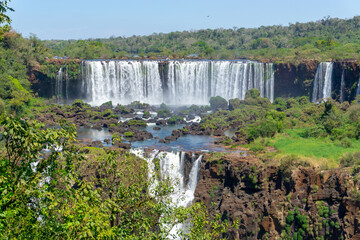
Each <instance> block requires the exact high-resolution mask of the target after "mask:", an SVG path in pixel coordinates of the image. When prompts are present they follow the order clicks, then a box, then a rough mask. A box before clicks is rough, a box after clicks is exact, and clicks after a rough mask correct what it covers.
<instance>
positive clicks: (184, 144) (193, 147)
mask: <svg viewBox="0 0 360 240" xmlns="http://www.w3.org/2000/svg"><path fill="white" fill-rule="evenodd" d="M184 126H185V124H177V125H167V126H159V127H160V130H154V127H156V126H155V125H149V126H147V127H145V128H144V129H145V130H146V131H148V132H150V133H152V135H153V137H154V138H155V137H159V138H162V139H164V138H165V137H167V136H170V135H171V133H172V131H173V130H175V129H181V128H183V127H184ZM111 136H112V133H111V132H109V131H108V129H106V128H104V129H102V130H97V129H92V128H84V127H81V128H79V129H78V138H79V141H80V142H81V139H83V138H90V139H92V140H93V141H95V140H99V141H101V142H102V143H103V144H104V146H111V144H106V143H104V140H105V139H106V138H110V139H111ZM215 140H216V138H215V137H212V136H199V135H186V136H182V137H179V138H178V139H177V140H176V141H170V142H169V143H160V142H159V140H157V139H148V140H146V141H136V142H132V143H131V146H132V147H133V148H155V149H159V150H171V151H210V152H215V151H216V152H223V151H229V150H227V149H224V148H221V147H219V146H217V145H215V144H214V142H215ZM125 141H126V140H125ZM126 142H127V141H126Z"/></svg>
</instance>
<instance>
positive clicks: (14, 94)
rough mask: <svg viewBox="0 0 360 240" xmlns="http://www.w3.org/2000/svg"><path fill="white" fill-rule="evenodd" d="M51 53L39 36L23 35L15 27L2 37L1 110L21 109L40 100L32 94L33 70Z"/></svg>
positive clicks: (18, 111) (12, 110) (0, 71)
mask: <svg viewBox="0 0 360 240" xmlns="http://www.w3.org/2000/svg"><path fill="white" fill-rule="evenodd" d="M51 56H52V54H51V52H50V51H49V49H48V48H46V47H45V46H44V43H43V42H42V41H41V40H40V39H38V38H37V37H36V36H34V35H32V36H30V37H29V38H23V37H22V36H21V34H19V33H16V32H14V31H8V32H5V33H4V34H3V35H1V38H0V114H1V113H3V112H4V111H5V110H9V111H11V112H16V113H21V112H23V111H24V110H25V109H26V107H27V106H28V108H27V109H28V110H29V109H30V107H31V106H32V104H34V102H35V101H37V100H36V99H35V98H33V95H32V94H31V81H36V79H35V76H34V75H33V73H34V71H36V70H40V68H41V65H42V64H43V63H44V62H45V60H46V59H47V58H50V57H51ZM29 80H30V81H29Z"/></svg>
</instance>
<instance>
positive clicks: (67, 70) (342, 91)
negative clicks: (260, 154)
mask: <svg viewBox="0 0 360 240" xmlns="http://www.w3.org/2000/svg"><path fill="white" fill-rule="evenodd" d="M318 64H319V62H318V61H316V60H313V61H304V62H302V63H298V64H293V63H276V64H274V71H275V76H274V78H275V79H274V98H277V97H284V98H289V97H298V96H309V97H311V95H312V86H313V81H314V78H315V74H316V70H317V66H318ZM81 66H82V62H81V61H80V60H48V61H47V62H46V63H45V64H44V65H43V66H41V67H40V68H39V69H36V70H34V71H33V72H32V73H30V74H29V78H30V79H31V80H32V83H33V85H32V88H33V90H34V91H35V92H38V93H39V95H40V96H42V97H47V98H50V97H52V96H57V95H62V96H65V95H66V96H67V98H70V99H72V100H73V99H76V98H85V97H86V96H83V95H84V94H85V93H84V92H83V87H84V86H83V83H82V81H83V76H82V75H83V74H84V72H83V69H82V67H81ZM60 69H62V71H63V75H62V77H61V78H59V74H58V73H59V70H60ZM168 71H169V63H168V61H160V62H159V74H160V78H161V84H162V86H163V89H164V91H167V90H168V87H169V86H168V84H169V83H168V81H169V79H168ZM342 76H343V79H344V84H343V87H342V86H341V79H342ZM359 78H360V63H359V62H356V61H349V60H347V61H339V62H334V68H333V73H332V79H333V80H332V98H333V99H336V100H338V101H340V100H341V96H342V100H343V101H352V100H354V99H355V96H356V90H357V84H358V81H359ZM165 100H166V99H165Z"/></svg>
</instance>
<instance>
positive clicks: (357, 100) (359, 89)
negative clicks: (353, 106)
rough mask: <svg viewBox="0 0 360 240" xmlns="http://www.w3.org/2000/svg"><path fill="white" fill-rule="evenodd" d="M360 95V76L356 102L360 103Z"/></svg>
mask: <svg viewBox="0 0 360 240" xmlns="http://www.w3.org/2000/svg"><path fill="white" fill-rule="evenodd" d="M359 95H360V76H359V81H358V85H357V89H356V97H355V99H356V102H357V103H358V102H359Z"/></svg>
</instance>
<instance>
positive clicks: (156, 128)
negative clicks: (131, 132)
mask: <svg viewBox="0 0 360 240" xmlns="http://www.w3.org/2000/svg"><path fill="white" fill-rule="evenodd" d="M153 129H154V130H157V131H158V130H161V128H160V127H154V128H153Z"/></svg>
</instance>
